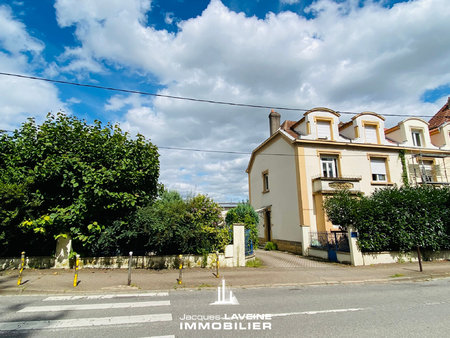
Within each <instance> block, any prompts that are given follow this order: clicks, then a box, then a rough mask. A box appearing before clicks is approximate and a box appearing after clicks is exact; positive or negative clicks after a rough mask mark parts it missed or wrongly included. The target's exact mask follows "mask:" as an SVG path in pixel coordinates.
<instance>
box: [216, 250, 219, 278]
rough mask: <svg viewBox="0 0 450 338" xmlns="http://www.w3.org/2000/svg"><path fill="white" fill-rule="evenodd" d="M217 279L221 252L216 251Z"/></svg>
mask: <svg viewBox="0 0 450 338" xmlns="http://www.w3.org/2000/svg"><path fill="white" fill-rule="evenodd" d="M216 278H219V251H216Z"/></svg>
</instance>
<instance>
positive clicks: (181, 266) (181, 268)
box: [177, 255, 183, 285]
mask: <svg viewBox="0 0 450 338" xmlns="http://www.w3.org/2000/svg"><path fill="white" fill-rule="evenodd" d="M178 258H179V259H180V266H179V268H180V275H179V277H178V279H177V281H178V284H179V285H181V283H182V282H183V255H179V256H178Z"/></svg>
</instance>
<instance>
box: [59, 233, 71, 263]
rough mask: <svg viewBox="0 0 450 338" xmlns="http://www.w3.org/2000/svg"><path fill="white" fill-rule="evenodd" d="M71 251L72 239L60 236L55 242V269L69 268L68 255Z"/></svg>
mask: <svg viewBox="0 0 450 338" xmlns="http://www.w3.org/2000/svg"><path fill="white" fill-rule="evenodd" d="M71 250H72V238H70V236H66V237H64V236H60V237H58V239H57V240H56V253H55V268H58V269H61V268H63V269H67V268H69V267H70V264H69V254H70V251H71Z"/></svg>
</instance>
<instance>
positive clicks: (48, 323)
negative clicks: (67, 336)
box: [0, 313, 172, 331]
mask: <svg viewBox="0 0 450 338" xmlns="http://www.w3.org/2000/svg"><path fill="white" fill-rule="evenodd" d="M171 320H172V314H170V313H158V314H153V315H137V316H115V317H100V318H77V319H61V320H34V321H23V322H5V323H0V330H3V331H13V330H42V329H64V328H75V327H83V326H105V325H121V324H139V323H150V322H161V321H171Z"/></svg>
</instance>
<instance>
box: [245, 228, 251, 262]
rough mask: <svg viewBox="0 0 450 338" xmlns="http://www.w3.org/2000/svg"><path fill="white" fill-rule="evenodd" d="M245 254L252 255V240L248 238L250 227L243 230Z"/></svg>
mask: <svg viewBox="0 0 450 338" xmlns="http://www.w3.org/2000/svg"><path fill="white" fill-rule="evenodd" d="M245 255H246V256H251V255H253V241H252V239H251V238H250V229H246V230H245Z"/></svg>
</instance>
